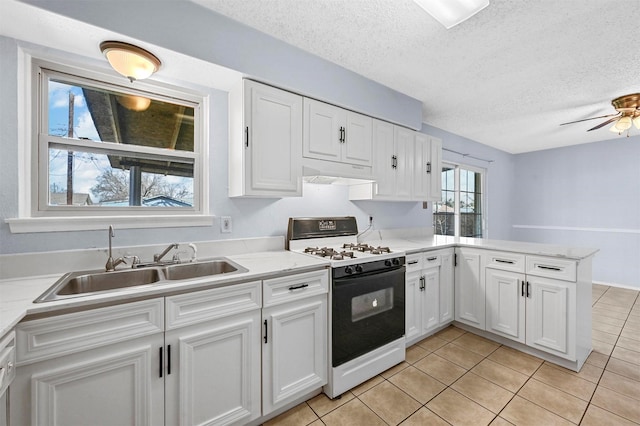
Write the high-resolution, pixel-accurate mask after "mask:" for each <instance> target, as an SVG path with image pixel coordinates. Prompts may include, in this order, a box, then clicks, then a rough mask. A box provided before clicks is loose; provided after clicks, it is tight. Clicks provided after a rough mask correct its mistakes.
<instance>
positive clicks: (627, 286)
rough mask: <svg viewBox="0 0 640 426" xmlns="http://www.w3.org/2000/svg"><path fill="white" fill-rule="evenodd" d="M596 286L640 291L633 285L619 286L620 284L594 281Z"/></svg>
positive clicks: (639, 288)
mask: <svg viewBox="0 0 640 426" xmlns="http://www.w3.org/2000/svg"><path fill="white" fill-rule="evenodd" d="M593 283H594V284H598V285H606V286H609V287H616V288H625V289H627V290H636V291H640V287H634V286H631V285H625V284H618V283H605V282H603V281H593Z"/></svg>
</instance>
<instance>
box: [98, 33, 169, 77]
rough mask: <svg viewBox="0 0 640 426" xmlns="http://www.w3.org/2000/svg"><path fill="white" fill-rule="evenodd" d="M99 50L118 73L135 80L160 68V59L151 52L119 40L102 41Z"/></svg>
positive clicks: (147, 75)
mask: <svg viewBox="0 0 640 426" xmlns="http://www.w3.org/2000/svg"><path fill="white" fill-rule="evenodd" d="M100 50H101V51H102V53H103V54H104V56H106V58H107V61H109V64H111V66H112V67H113V69H114V70H116V71H117V72H118V73H120V74H122V75H124V76H125V77H127V78H128V79H129V80H130V81H131V82H132V83H133V82H134V81H135V80H142V79H144V78H148V77H150V76H151V74H153V73H154V72H156V71H158V68H160V60H159V59H158V58H156V57H155V56H154V55H153V54H152V53H150V52H147V51H146V50H144V49H142V48H140V47H138V46H134V45H133V44H129V43H124V42H121V41H103V42H102V43H100Z"/></svg>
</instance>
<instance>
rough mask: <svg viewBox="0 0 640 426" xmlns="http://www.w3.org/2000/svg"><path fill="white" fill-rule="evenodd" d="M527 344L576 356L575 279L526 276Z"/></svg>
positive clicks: (550, 351) (561, 355)
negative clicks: (572, 280) (562, 279)
mask: <svg viewBox="0 0 640 426" xmlns="http://www.w3.org/2000/svg"><path fill="white" fill-rule="evenodd" d="M527 282H528V285H529V288H530V290H529V297H527V326H526V327H527V345H529V346H532V347H534V348H536V349H540V350H543V351H545V352H549V353H552V354H554V355H558V356H560V357H563V358H567V359H570V360H575V356H576V354H575V339H576V336H575V331H574V330H575V318H576V307H575V306H576V294H575V283H570V282H565V281H558V280H552V279H549V278H538V277H532V276H529V275H528V276H527Z"/></svg>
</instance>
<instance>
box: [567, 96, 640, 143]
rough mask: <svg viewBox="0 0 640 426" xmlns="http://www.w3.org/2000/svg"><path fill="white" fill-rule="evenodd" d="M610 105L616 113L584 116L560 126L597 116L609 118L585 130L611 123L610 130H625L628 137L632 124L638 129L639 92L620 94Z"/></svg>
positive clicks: (618, 131)
mask: <svg viewBox="0 0 640 426" xmlns="http://www.w3.org/2000/svg"><path fill="white" fill-rule="evenodd" d="M611 105H613V107H614V108H615V110H616V111H617V113H616V114H609V115H601V116H599V117H591V118H585V119H582V120H576V121H570V122H568V123H562V124H561V126H564V125H565V124H573V123H580V122H582V121H588V120H595V119H598V118H607V117H612V118H609V119H608V120H607V121H605V122H603V123H600V124H598V125H597V126H594V127H592V128H590V129H589V130H587V132H590V131H592V130H597V129H599V128H601V127H604V126H606V125H607V124H610V123H613V126H611V127H610V128H609V130H610V131H612V132H614V133H617V134H619V135H621V134H622V133H624V132H625V131H626V132H627V137H629V130H630V129H631V127H632V126H635V128H636V129H638V130H640V93H632V94H630V95H624V96H620V97H618V98H615V99H614V100H612V101H611Z"/></svg>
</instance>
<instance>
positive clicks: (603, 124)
mask: <svg viewBox="0 0 640 426" xmlns="http://www.w3.org/2000/svg"><path fill="white" fill-rule="evenodd" d="M617 119H618V117H613V118H610V119H608V120H607V121H605V122H604V123H600V124H598V125H597V126H596V127H592V128H590V129H589V130H587V132H590V131H592V130H597V129H599V128H600V127H604V126H606V125H607V124H609V123H613V122H614V121H616V120H617Z"/></svg>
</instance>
